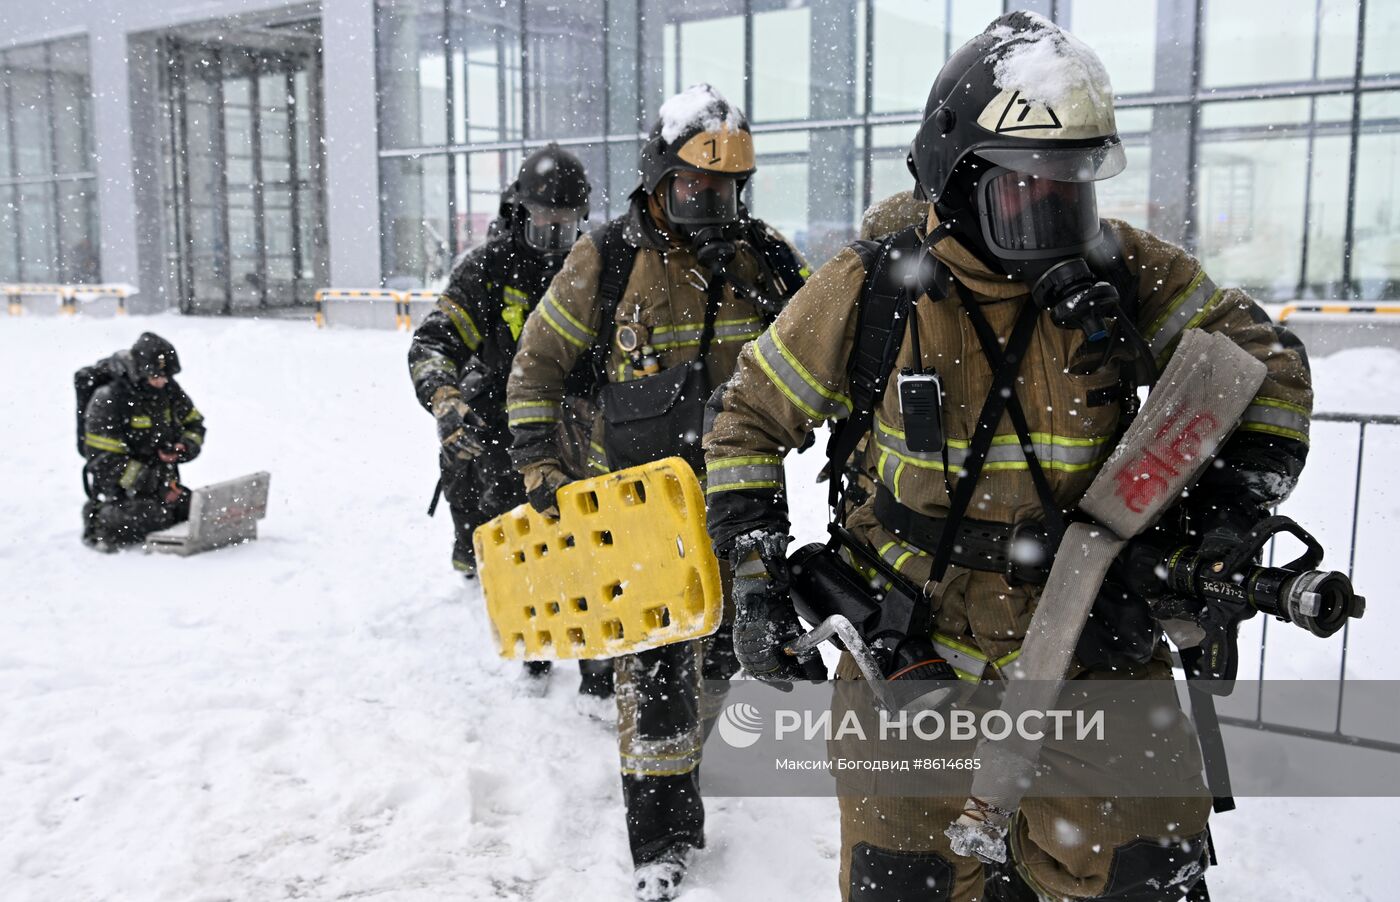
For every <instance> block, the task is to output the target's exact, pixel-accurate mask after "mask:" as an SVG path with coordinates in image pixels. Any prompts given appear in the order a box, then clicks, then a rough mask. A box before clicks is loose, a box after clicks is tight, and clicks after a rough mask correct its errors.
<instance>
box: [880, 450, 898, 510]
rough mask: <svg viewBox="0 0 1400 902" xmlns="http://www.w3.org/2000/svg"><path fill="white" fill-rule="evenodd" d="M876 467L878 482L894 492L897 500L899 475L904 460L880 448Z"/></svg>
mask: <svg viewBox="0 0 1400 902" xmlns="http://www.w3.org/2000/svg"><path fill="white" fill-rule="evenodd" d="M877 468H878V469H879V471H880V482H882V483H884V485H885V488H887V489H889V490H890V491H891V492H893V493H894V497H895V500H896V501H897V500H899V476H900V473H902V472H903V471H904V461H902V460H900V459H899V458H898V457H896V456H895V455H893V454H891V453H890V452H888V451H883V450H882V451H881V452H880V459H879V462H878V463H877Z"/></svg>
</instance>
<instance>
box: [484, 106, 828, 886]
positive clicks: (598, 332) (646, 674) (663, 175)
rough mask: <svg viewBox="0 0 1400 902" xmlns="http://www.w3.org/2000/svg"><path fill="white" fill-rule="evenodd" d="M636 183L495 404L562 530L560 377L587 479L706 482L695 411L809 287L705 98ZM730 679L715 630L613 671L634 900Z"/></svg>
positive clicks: (656, 860) (676, 872) (538, 327)
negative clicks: (668, 475)
mask: <svg viewBox="0 0 1400 902" xmlns="http://www.w3.org/2000/svg"><path fill="white" fill-rule="evenodd" d="M638 167H639V169H640V170H641V179H640V184H638V186H637V188H636V190H635V191H634V192H633V194H632V198H631V207H630V209H629V210H628V212H627V213H626V214H625V215H623V216H622V217H620V218H618V219H615V220H613V221H611V222H609V223H607V224H606V225H604V226H602V227H601V228H599V229H597V230H595V231H594V232H592V233H591V234H590V235H588V236H587V237H585V238H582V239H580V240H579V242H578V244H577V245H576V246H575V248H574V249H573V251H572V252H571V253H570V254H569V258H568V259H567V260H566V261H565V262H564V268H563V269H562V270H560V272H559V275H558V276H556V277H555V279H554V282H553V283H552V284H551V285H550V288H549V291H548V292H547V293H546V294H545V296H544V300H542V301H541V302H540V305H539V307H538V308H537V309H536V310H535V312H534V313H532V314H531V315H530V319H529V321H528V322H527V323H526V324H525V332H524V335H523V336H522V337H521V342H520V353H519V355H518V357H517V358H516V367H515V369H514V371H513V372H512V374H511V378H510V385H509V388H508V393H507V394H508V401H509V404H508V410H509V414H510V426H511V430H512V432H513V433H514V436H515V443H514V446H513V448H512V456H513V457H514V459H515V462H516V465H517V466H518V467H519V468H520V470H521V472H522V473H523V474H524V477H525V485H526V489H527V492H528V495H529V499H530V503H531V504H532V505H534V506H535V508H536V509H537V510H539V511H541V512H545V513H554V514H555V515H557V508H556V507H555V493H556V491H557V490H558V488H559V487H560V486H562V485H564V484H565V483H566V482H568V481H570V480H571V479H572V478H573V476H572V474H571V473H569V472H568V471H567V469H566V468H565V467H564V466H562V464H561V458H560V451H559V448H558V445H557V438H556V436H557V432H556V430H555V423H556V421H557V420H558V419H559V417H560V416H561V413H560V402H561V401H562V399H563V397H564V392H565V384H566V379H567V378H568V377H569V375H570V373H571V372H575V371H576V370H578V369H582V370H584V371H586V372H588V373H589V374H590V375H591V376H592V378H593V380H594V384H595V385H597V386H598V389H599V392H598V394H599V398H600V408H601V412H600V419H599V421H598V422H597V423H596V425H595V426H594V429H593V441H592V445H591V449H592V450H591V453H592V460H591V465H592V467H593V468H594V470H595V471H596V472H599V473H604V472H608V471H609V470H613V469H622V468H625V467H630V466H635V465H639V464H643V463H647V462H650V461H654V460H660V459H662V458H665V457H670V456H673V455H679V456H681V457H683V458H685V460H686V461H687V462H689V463H690V464H691V466H692V467H694V468H695V470H696V472H697V473H699V474H703V473H704V469H703V456H702V454H701V452H700V436H701V434H702V432H703V426H702V420H703V416H704V404H705V399H706V398H707V397H708V396H709V393H710V391H711V390H712V389H713V388H714V387H715V386H717V385H719V384H720V383H722V382H723V381H724V380H725V379H727V378H729V376H730V374H731V373H732V372H733V370H734V364H735V361H736V359H737V358H738V356H739V349H740V347H742V346H743V344H744V342H747V341H749V340H751V339H753V338H756V337H758V335H759V334H760V333H761V332H762V331H763V329H764V327H765V326H766V325H767V324H768V323H769V322H770V321H771V320H772V318H773V317H774V316H776V314H777V312H778V311H779V310H780V309H781V308H782V305H783V304H784V303H786V301H787V299H788V298H789V297H790V296H791V295H792V294H793V293H794V292H795V291H796V290H797V289H798V288H799V287H800V286H801V285H802V284H803V280H804V279H805V278H806V276H807V269H806V266H805V264H804V263H803V262H802V260H801V258H800V257H799V255H798V254H797V252H796V251H795V250H794V249H793V248H792V247H791V246H790V245H789V244H788V243H787V242H786V241H785V240H784V239H782V238H781V237H780V236H779V235H778V234H777V233H776V232H774V231H773V230H772V229H770V228H769V227H768V226H766V225H765V224H764V223H763V222H761V221H759V220H757V219H754V218H753V217H751V216H750V215H749V213H748V211H747V210H746V209H745V207H744V205H743V204H742V203H741V202H740V199H739V197H740V193H741V192H742V190H743V188H744V184H745V182H746V181H747V180H748V178H749V177H750V176H752V175H753V173H754V169H755V166H754V151H753V138H752V135H751V134H750V132H749V126H748V123H747V121H746V120H745V118H744V116H743V113H742V112H740V111H739V109H738V108H737V107H734V106H733V105H731V104H730V103H729V102H728V101H727V100H725V98H723V97H722V96H720V94H719V93H718V92H716V91H715V90H714V89H713V88H711V87H710V86H708V85H697V86H695V87H692V88H690V89H689V90H687V91H685V92H682V93H681V94H678V95H677V96H675V97H673V98H672V99H670V100H669V101H667V102H666V103H665V104H664V105H663V106H662V108H661V119H660V121H659V122H657V123H656V125H655V127H654V128H653V129H652V131H651V134H650V137H649V138H648V139H647V141H646V142H645V143H644V144H643V145H642V150H641V155H640V160H639V163H638ZM702 478H703V476H702ZM710 478H711V479H712V480H716V479H727V478H728V475H724V476H721V475H718V474H715V473H711V474H710ZM737 670H738V664H737V663H736V662H735V661H734V657H733V651H732V644H731V640H730V636H729V628H728V625H727V624H726V625H725V626H722V627H721V628H720V631H719V632H718V633H716V634H715V635H714V636H712V637H710V638H708V639H706V640H704V641H701V642H689V643H682V644H677V645H671V646H667V647H663V648H658V649H655V650H652V651H646V652H642V653H640V654H636V655H628V656H623V657H620V658H618V659H617V660H616V675H617V687H618V691H617V699H618V702H617V704H618V729H619V746H620V751H621V759H622V760H621V766H622V787H623V797H624V800H625V802H626V806H627V829H628V835H629V838H630V841H631V847H632V857H633V861H634V863H635V865H636V868H637V871H636V881H637V882H636V891H637V897H638V898H639V899H669V898H672V897H673V896H674V895H675V894H676V893H677V892H678V891H679V890H678V886H679V884H680V881H681V880H682V878H683V876H684V874H685V868H686V865H687V861H688V858H689V855H690V852H691V850H692V849H694V848H697V847H699V846H701V845H703V843H704V816H705V812H704V807H703V804H702V802H701V799H700V788H699V782H698V774H697V767H698V766H699V763H700V762H699V758H700V747H701V743H702V739H703V731H704V726H703V725H707V724H708V723H710V722H711V721H712V719H713V717H714V716H715V715H716V714H717V713H718V711H719V705H720V703H721V702H722V700H723V696H722V695H720V696H717V697H704V698H702V697H701V695H702V693H701V677H702V674H703V676H704V677H705V678H708V679H712V680H727V679H728V678H729V677H730V676H732V675H733V674H734V673H735V672H736V671H737Z"/></svg>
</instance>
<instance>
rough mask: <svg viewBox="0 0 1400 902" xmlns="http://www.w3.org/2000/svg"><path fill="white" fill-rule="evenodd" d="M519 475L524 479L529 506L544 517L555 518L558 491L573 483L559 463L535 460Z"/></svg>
mask: <svg viewBox="0 0 1400 902" xmlns="http://www.w3.org/2000/svg"><path fill="white" fill-rule="evenodd" d="M521 475H522V476H524V478H525V498H526V500H527V501H529V502H530V506H531V507H533V508H534V509H535V510H537V511H539V512H540V513H542V514H544V515H545V516H546V517H556V518H557V517H558V516H559V504H558V500H557V498H556V496H557V495H558V494H559V489H561V488H562V487H564V486H566V485H568V484H569V483H570V482H572V481H573V480H572V479H570V478H569V474H567V473H565V472H564V468H563V467H561V466H560V465H559V461H557V460H555V459H553V458H545V459H542V460H537V461H535V462H534V463H532V464H530V465H529V466H528V467H526V468H525V469H524V470H523V471H522V474H521Z"/></svg>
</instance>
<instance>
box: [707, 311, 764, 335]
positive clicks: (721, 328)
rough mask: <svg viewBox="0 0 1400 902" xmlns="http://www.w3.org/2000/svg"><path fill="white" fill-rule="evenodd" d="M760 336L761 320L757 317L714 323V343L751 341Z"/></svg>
mask: <svg viewBox="0 0 1400 902" xmlns="http://www.w3.org/2000/svg"><path fill="white" fill-rule="evenodd" d="M762 334H763V320H761V319H759V318H758V317H750V318H748V319H733V320H719V321H718V322H716V323H715V341H751V340H753V339H755V338H757V337H758V336H760V335H762Z"/></svg>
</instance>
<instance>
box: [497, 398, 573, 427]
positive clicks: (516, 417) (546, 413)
mask: <svg viewBox="0 0 1400 902" xmlns="http://www.w3.org/2000/svg"><path fill="white" fill-rule="evenodd" d="M561 411H562V408H561V407H560V405H559V402H558V401H550V400H547V399H539V400H530V401H515V402H512V403H510V404H507V405H506V419H507V421H508V422H509V425H511V426H524V425H526V424H529V423H557V422H559V420H560V419H561V417H562V413H561Z"/></svg>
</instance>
